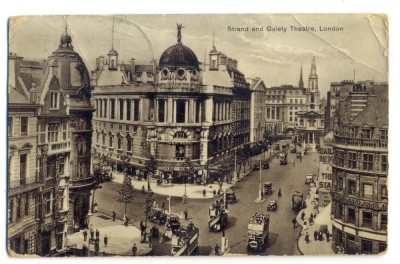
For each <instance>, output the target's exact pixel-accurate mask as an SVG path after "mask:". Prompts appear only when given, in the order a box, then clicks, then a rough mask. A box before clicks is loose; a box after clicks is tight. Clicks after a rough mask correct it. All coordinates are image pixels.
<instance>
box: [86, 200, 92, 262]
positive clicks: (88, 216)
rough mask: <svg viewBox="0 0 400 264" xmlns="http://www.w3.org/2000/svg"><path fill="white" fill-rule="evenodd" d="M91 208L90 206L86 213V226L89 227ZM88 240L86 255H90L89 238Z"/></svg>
mask: <svg viewBox="0 0 400 264" xmlns="http://www.w3.org/2000/svg"><path fill="white" fill-rule="evenodd" d="M92 209H93V208H90V210H89V212H88V214H87V216H86V217H87V226H88V227H90V218H91V216H92V212H91V210H92ZM87 241H88V246H87V249H88V257H90V238H89V239H88V240H87Z"/></svg>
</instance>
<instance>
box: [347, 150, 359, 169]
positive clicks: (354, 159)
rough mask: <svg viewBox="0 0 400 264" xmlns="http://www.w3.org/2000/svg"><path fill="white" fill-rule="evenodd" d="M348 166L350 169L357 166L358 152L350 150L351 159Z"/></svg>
mask: <svg viewBox="0 0 400 264" xmlns="http://www.w3.org/2000/svg"><path fill="white" fill-rule="evenodd" d="M347 166H348V167H349V168H350V169H355V168H357V153H356V152H349V159H348V162H347Z"/></svg>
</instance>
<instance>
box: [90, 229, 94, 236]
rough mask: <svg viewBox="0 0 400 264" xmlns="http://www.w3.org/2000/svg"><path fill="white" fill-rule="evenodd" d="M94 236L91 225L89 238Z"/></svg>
mask: <svg viewBox="0 0 400 264" xmlns="http://www.w3.org/2000/svg"><path fill="white" fill-rule="evenodd" d="M93 238H94V230H93V227H90V239H93Z"/></svg>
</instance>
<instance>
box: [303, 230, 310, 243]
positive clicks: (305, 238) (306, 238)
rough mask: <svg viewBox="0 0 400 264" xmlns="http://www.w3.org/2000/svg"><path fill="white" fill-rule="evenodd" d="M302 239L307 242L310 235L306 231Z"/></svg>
mask: <svg viewBox="0 0 400 264" xmlns="http://www.w3.org/2000/svg"><path fill="white" fill-rule="evenodd" d="M304 240H305V241H306V243H307V244H308V242H310V236H309V234H308V232H306V235H305V237H304Z"/></svg>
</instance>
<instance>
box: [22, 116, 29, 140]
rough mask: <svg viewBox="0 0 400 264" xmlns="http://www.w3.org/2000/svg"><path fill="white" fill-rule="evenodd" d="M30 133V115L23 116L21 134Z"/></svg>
mask: <svg viewBox="0 0 400 264" xmlns="http://www.w3.org/2000/svg"><path fill="white" fill-rule="evenodd" d="M26 135H28V117H26V116H23V117H21V136H26Z"/></svg>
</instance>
